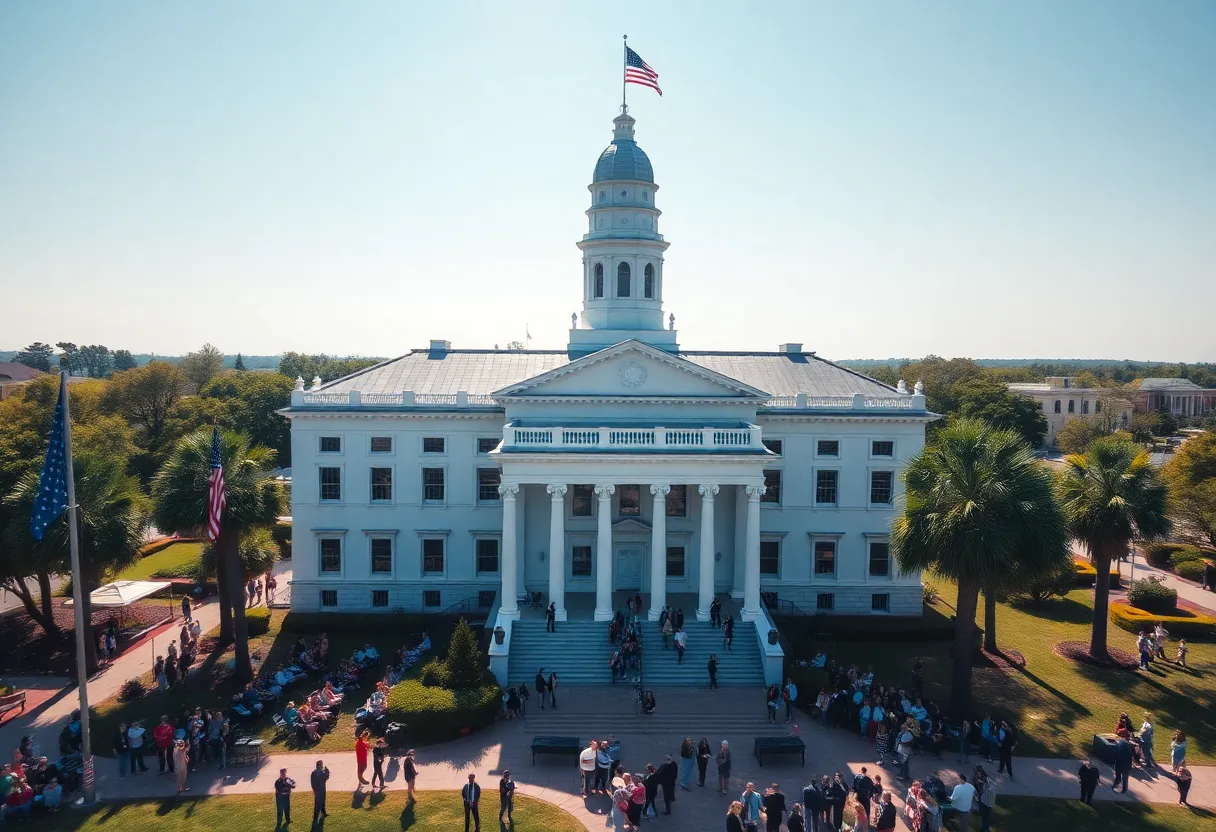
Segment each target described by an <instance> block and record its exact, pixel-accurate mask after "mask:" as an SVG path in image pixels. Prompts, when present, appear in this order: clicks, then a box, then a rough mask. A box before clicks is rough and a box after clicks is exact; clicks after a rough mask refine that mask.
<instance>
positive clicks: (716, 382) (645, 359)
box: [493, 341, 768, 401]
mask: <svg viewBox="0 0 1216 832" xmlns="http://www.w3.org/2000/svg"><path fill="white" fill-rule="evenodd" d="M493 395H494V397H495V398H515V397H538V398H546V397H550V396H552V397H604V398H677V399H681V398H686V399H720V400H733V401H752V400H762V399H767V398H768V394H767V393H765V392H764V391H763V390H758V389H756V388H755V387H752V386H750V385H747V384H744V383H743V382H741V381H738V380H737V379H733V378H730V377H729V376H725V375H722V374H721V373H716V372H714V371H713V370H708V369H706V368H705V367H701V366H700V365H697V364H694V363H692V362H691V361H686V360H685V359H683V358H680V357H679V356H678V355H672V354H671V353H668V352H664V351H663V350H660V349H656V348H655V347H652V346H650V345H649V344H644V343H642V342H641V341H624V342H622V343H620V344H617V345H615V346H612V347H608V348H607V349H604V350H600V351H599V352H595V353H592V354H591V355H587V356H584V357H582V358H579V359H577V360H575V361H571V362H570V363H569V364H566V365H564V366H562V367H558V368H557V369H554V370H550V371H549V372H547V373H542V374H541V375H538V376H534V377H533V378H529V379H525V380H524V381H521V382H519V383H518V384H513V385H511V386H510V387H504V388H503V389H501V390H498V391H496V392H495V393H494V394H493Z"/></svg>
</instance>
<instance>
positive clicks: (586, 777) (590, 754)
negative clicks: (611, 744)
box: [578, 739, 599, 797]
mask: <svg viewBox="0 0 1216 832" xmlns="http://www.w3.org/2000/svg"><path fill="white" fill-rule="evenodd" d="M598 750H599V744H598V743H597V742H596V741H595V740H594V739H592V740H591V743H590V744H589V745H588V746H587V747H586V748H584V749H583V750H582V751H580V752H579V755H578V770H579V772H580V774H581V775H582V787H583V797H586V796H587V795H588V794H590V793H591V792H593V791H594V790H595V785H594V783H595V753H596V751H598Z"/></svg>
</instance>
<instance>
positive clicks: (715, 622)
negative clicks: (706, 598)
mask: <svg viewBox="0 0 1216 832" xmlns="http://www.w3.org/2000/svg"><path fill="white" fill-rule="evenodd" d="M709 626H710V627H721V626H722V602H721V601H719V600H718V599H717V598H715V599H714V600H712V601H710V602H709Z"/></svg>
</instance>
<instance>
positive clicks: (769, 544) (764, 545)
mask: <svg viewBox="0 0 1216 832" xmlns="http://www.w3.org/2000/svg"><path fill="white" fill-rule="evenodd" d="M760 574H761V575H780V574H781V541H780V540H761V541H760Z"/></svg>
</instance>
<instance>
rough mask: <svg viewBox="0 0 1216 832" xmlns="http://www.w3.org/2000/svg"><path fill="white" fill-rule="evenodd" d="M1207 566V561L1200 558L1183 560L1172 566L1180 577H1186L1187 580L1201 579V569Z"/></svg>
mask: <svg viewBox="0 0 1216 832" xmlns="http://www.w3.org/2000/svg"><path fill="white" fill-rule="evenodd" d="M1206 568H1207V561H1202V560H1184V561H1183V562H1182V563H1180V564H1178V565H1177V566H1175V567H1174V571H1175V572H1176V573H1178V576H1179V577H1181V578H1186V579H1187V580H1188V581H1202V580H1203V571H1204V570H1205V569H1206Z"/></svg>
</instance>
